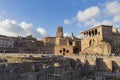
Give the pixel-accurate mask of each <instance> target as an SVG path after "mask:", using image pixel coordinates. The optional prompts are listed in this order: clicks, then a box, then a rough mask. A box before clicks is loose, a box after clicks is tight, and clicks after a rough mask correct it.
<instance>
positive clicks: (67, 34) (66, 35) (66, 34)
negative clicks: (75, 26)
mask: <svg viewBox="0 0 120 80" xmlns="http://www.w3.org/2000/svg"><path fill="white" fill-rule="evenodd" d="M63 36H65V37H70V36H71V34H70V33H67V32H66V33H64V34H63Z"/></svg>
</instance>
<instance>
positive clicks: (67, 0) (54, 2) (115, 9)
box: [0, 0, 120, 39]
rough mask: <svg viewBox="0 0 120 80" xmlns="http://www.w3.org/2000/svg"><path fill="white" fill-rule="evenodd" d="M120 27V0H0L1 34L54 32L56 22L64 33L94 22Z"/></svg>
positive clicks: (46, 34)
mask: <svg viewBox="0 0 120 80" xmlns="http://www.w3.org/2000/svg"><path fill="white" fill-rule="evenodd" d="M101 24H105V25H113V26H114V27H117V28H119V29H120V0H0V34H1V35H8V36H28V35H33V36H34V37H37V38H38V39H40V38H42V37H46V36H55V35H56V29H57V27H58V26H63V28H64V35H65V36H67V35H70V34H71V33H74V34H75V35H76V36H80V32H81V31H84V30H87V29H89V28H91V27H95V26H97V25H101Z"/></svg>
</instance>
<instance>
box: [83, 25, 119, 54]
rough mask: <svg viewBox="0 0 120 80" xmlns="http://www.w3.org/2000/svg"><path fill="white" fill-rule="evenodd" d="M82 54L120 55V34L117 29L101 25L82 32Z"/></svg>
mask: <svg viewBox="0 0 120 80" xmlns="http://www.w3.org/2000/svg"><path fill="white" fill-rule="evenodd" d="M81 53H82V54H94V55H110V54H111V53H114V54H115V55H118V54H120V32H119V31H118V30H117V28H113V26H108V25H100V26H97V27H95V28H91V29H89V30H86V31H84V32H81Z"/></svg>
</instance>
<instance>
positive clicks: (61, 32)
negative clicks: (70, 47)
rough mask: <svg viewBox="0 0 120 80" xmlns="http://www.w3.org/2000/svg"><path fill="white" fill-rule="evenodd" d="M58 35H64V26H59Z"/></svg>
mask: <svg viewBox="0 0 120 80" xmlns="http://www.w3.org/2000/svg"><path fill="white" fill-rule="evenodd" d="M56 37H63V28H62V26H59V27H58V28H57V33H56Z"/></svg>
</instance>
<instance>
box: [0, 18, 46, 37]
mask: <svg viewBox="0 0 120 80" xmlns="http://www.w3.org/2000/svg"><path fill="white" fill-rule="evenodd" d="M44 32H45V29H44ZM0 34H1V35H7V36H15V37H16V36H18V35H19V36H28V35H33V36H34V37H36V38H41V37H42V36H43V33H39V32H38V31H37V29H36V28H35V27H34V26H33V25H32V23H27V22H25V21H23V22H20V23H17V22H16V21H15V20H9V19H6V20H3V21H0ZM46 34H47V32H46Z"/></svg>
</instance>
